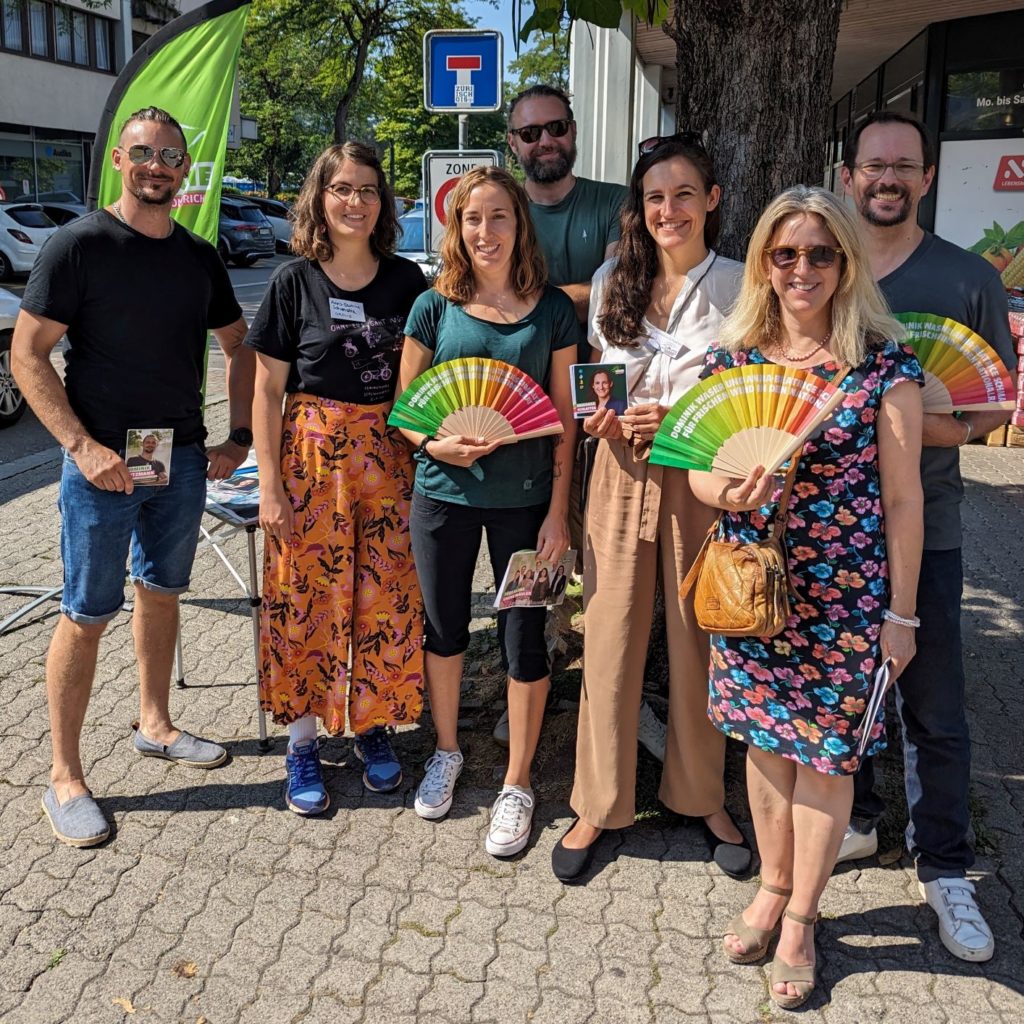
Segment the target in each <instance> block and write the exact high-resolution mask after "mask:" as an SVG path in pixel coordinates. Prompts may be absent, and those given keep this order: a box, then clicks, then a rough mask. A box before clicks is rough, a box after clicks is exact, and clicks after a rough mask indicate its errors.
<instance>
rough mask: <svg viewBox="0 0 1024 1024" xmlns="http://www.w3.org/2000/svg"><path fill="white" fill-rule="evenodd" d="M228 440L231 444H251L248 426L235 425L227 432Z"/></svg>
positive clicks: (245, 446)
mask: <svg viewBox="0 0 1024 1024" xmlns="http://www.w3.org/2000/svg"><path fill="white" fill-rule="evenodd" d="M228 440H229V441H230V442H231V443H232V444H237V445H241V446H242V447H243V448H248V447H249V445H251V444H252V431H251V430H250V429H249V428H248V427H235V429H234V430H232V431H231V433H230V434H228Z"/></svg>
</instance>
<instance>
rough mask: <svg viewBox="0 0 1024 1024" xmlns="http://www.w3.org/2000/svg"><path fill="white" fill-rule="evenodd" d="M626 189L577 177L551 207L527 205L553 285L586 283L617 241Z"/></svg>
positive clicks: (627, 190)
mask: <svg viewBox="0 0 1024 1024" xmlns="http://www.w3.org/2000/svg"><path fill="white" fill-rule="evenodd" d="M628 192H629V189H628V188H626V186H625V185H615V184H613V183H611V182H606V181H591V180H590V179H589V178H577V179H576V184H575V186H574V187H573V190H572V191H571V192H570V193H569V194H568V195H567V196H566V197H565V198H564V199H562V200H560V201H559V202H557V203H555V204H554V205H552V206H543V205H541V204H540V203H530V219H531V220H532V221H533V226H534V229H535V230H536V232H537V240H538V241H539V242H540V247H541V249H542V250H543V251H544V259H545V260H546V261H547V265H548V280H549V281H550V282H551V283H552V284H554V285H562V284H579V283H580V282H582V281H589V280H590V279H591V278H592V277H593V276H594V271H595V270H597V268H598V267H599V266H601V264H602V263H604V261H605V259H606V258H607V257H606V256H605V251H606V250H607V248H608V246H609V245H611V244H612V242H617V241H618V240H619V212H620V211H621V209H622V204H623V202H624V200H625V198H626V195H627V193H628Z"/></svg>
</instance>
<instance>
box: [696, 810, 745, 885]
mask: <svg viewBox="0 0 1024 1024" xmlns="http://www.w3.org/2000/svg"><path fill="white" fill-rule="evenodd" d="M725 813H726V814H729V811H728V810H726V812H725ZM698 820H699V822H700V827H701V828H702V829H703V831H704V841H705V842H706V843H707V844H708V853H709V854H710V856H711V859H712V860H713V861H714V862H715V863H716V864H717V865H718V866H719V867H720V868H721V869H722V870H723V871H724V872H725V873H726V874H727V875H728V876H729V877H730V878H743V877H745V876H746V874H747V872H748V871H749V870H750V862H751V860H752V859H753V853H752V851H751V849H750V843H748V842H747V837H746V836H743V832H742V831H741V830H740V828H739V826H738V825H737V824H736V822H735V820H734V819H733V816H732V815H731V814H729V820H730V821H731V822H732V823H733V827H734V828H735V829H736V831H737V832H739V833H740V835H741V836H743V842H742V843H727V842H726V841H725V840H724V839H721V838H719V837H718V836H716V835H715V833H714V832H712V831H711V829H710V828H709V827H708V823H707V822H706V821H705V820H704V819H703V818H699V819H698Z"/></svg>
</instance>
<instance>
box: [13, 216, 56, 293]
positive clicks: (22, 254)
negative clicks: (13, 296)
mask: <svg viewBox="0 0 1024 1024" xmlns="http://www.w3.org/2000/svg"><path fill="white" fill-rule="evenodd" d="M56 232H57V225H56V224H54V223H53V221H52V220H50V218H49V217H47V216H46V213H45V212H44V210H43V208H42V207H41V206H40V205H39V204H38V203H3V204H0V281H5V280H7V279H8V278H10V277H11V275H12V274H27V273H28V272H29V271H30V270H31V269H32V265H33V264H34V263H35V261H36V257H37V256H38V255H39V251H40V250H41V249H42V247H43V245H44V244H45V243H46V241H47V240H48V239H49V238H50V236H51V235H53V234H56Z"/></svg>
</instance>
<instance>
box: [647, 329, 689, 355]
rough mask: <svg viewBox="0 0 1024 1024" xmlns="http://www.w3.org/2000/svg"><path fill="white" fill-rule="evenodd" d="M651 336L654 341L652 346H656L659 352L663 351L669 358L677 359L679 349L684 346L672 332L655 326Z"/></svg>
mask: <svg viewBox="0 0 1024 1024" xmlns="http://www.w3.org/2000/svg"><path fill="white" fill-rule="evenodd" d="M649 337H650V339H651V342H652V343H653V344H652V347H654V348H656V349H657V350H658V351H659V352H663V353H664V354H665V355H666V356H668V358H669V359H675V357H676V356H677V355H678V354H679V349H680V348H681V347H682V346H681V342H680V341H679V339H678V338H674V337H673V336H672V335H671V334H668V333H666V332H665V331H662V330H659V329H658V328H657V327H654V328H652V330H651V331H650V334H649Z"/></svg>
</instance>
